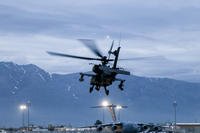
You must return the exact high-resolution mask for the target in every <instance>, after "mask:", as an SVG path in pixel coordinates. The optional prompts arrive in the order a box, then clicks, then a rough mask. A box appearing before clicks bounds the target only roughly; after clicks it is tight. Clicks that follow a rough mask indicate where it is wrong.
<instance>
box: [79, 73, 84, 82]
mask: <svg viewBox="0 0 200 133" xmlns="http://www.w3.org/2000/svg"><path fill="white" fill-rule="evenodd" d="M83 76H84V75H82V74H81V77H80V78H79V81H80V82H82V81H84V79H83Z"/></svg>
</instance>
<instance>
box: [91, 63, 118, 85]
mask: <svg viewBox="0 0 200 133" xmlns="http://www.w3.org/2000/svg"><path fill="white" fill-rule="evenodd" d="M92 70H93V72H94V73H95V75H94V76H92V78H91V80H90V84H91V85H95V86H97V88H98V87H106V86H109V85H111V84H112V82H113V81H114V80H115V77H116V75H117V73H116V72H113V71H112V68H111V67H109V66H106V65H104V66H103V65H94V67H93V69H92Z"/></svg>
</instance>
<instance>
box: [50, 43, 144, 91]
mask: <svg viewBox="0 0 200 133" xmlns="http://www.w3.org/2000/svg"><path fill="white" fill-rule="evenodd" d="M78 40H79V41H80V42H82V43H83V44H84V45H85V46H86V47H88V48H89V49H90V50H91V51H92V52H93V53H94V54H95V55H96V56H97V57H98V58H91V57H83V56H77V55H69V54H63V53H57V52H50V51H47V53H48V54H50V55H53V56H61V57H69V58H76V59H81V60H90V61H100V62H101V63H100V64H94V66H93V68H92V72H93V74H90V73H80V79H79V81H80V82H82V81H84V76H88V77H91V79H90V85H91V87H90V88H89V92H90V93H91V92H92V91H93V90H94V89H96V90H97V91H99V90H100V88H104V90H105V93H106V95H109V90H108V89H107V87H108V86H110V85H112V83H113V82H114V81H119V85H118V88H119V89H120V90H121V91H123V90H124V82H125V80H124V79H120V78H117V77H116V76H117V75H118V74H122V75H130V72H129V71H126V70H124V69H123V68H120V67H117V63H118V60H138V59H144V58H146V57H139V58H130V59H118V58H119V53H120V48H121V47H120V46H119V47H118V48H117V49H116V50H113V46H114V40H113V41H112V44H111V47H110V49H109V51H108V56H103V54H102V53H101V51H100V50H99V49H98V48H97V45H96V43H95V41H94V40H90V39H78ZM111 55H113V56H114V58H113V59H111V58H110V57H111ZM147 58H148V57H147ZM110 62H113V65H112V66H110Z"/></svg>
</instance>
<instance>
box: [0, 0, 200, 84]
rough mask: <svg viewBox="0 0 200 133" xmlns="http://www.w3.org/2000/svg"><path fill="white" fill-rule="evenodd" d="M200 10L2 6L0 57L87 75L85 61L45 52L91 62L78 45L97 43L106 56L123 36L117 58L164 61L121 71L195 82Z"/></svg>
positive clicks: (182, 3)
mask: <svg viewBox="0 0 200 133" xmlns="http://www.w3.org/2000/svg"><path fill="white" fill-rule="evenodd" d="M199 5H200V2H199V1H198V0H192V1H186V0H169V1H165V0H152V1H146V0H140V1H138V0H125V1H122V0H119V1H105V0H102V1H95V0H86V1H70V0H68V1H66V0H58V1H57V2H54V1H49V0H48V1H47V0H43V1H27V0H18V1H17V2H13V0H1V1H0V19H1V21H0V52H1V53H0V57H1V59H2V60H5V61H6V60H8V61H14V62H17V63H20V64H26V63H34V64H37V65H39V66H41V67H43V68H44V69H45V70H47V71H49V72H59V73H70V72H80V71H88V70H90V69H91V68H90V67H91V66H88V65H87V64H88V62H87V61H77V60H72V59H64V58H56V57H51V56H49V55H47V54H46V53H45V51H47V50H49V51H55V52H63V53H68V54H77V55H83V56H89V57H93V56H94V55H93V54H92V53H91V52H90V51H89V50H87V49H86V48H85V47H83V45H82V44H80V43H79V42H78V41H76V39H78V38H93V39H96V40H97V42H98V44H99V47H100V48H101V50H102V51H103V50H104V51H105V50H107V49H109V47H110V43H111V41H112V39H115V40H119V38H120V33H121V34H122V37H121V38H122V40H121V46H122V49H121V53H120V57H121V58H131V57H144V56H147V57H149V56H163V57H165V59H164V60H163V59H160V60H158V59H157V60H141V61H133V62H130V61H129V62H119V65H122V66H124V67H127V66H128V69H130V70H131V71H132V72H133V73H136V74H138V75H142V76H161V77H172V78H177V79H186V80H191V81H192V75H194V79H195V81H197V79H198V78H197V77H198V75H199V77H200V73H199V69H198V66H199V65H200V60H199V56H200V55H199V50H200V45H199V42H200V39H199V33H200V17H199V15H198V14H199V13H200V6H199ZM108 36H109V38H107V37H108ZM106 38H107V39H106ZM117 43H118V42H117V41H116V44H117ZM80 53H81V54H80ZM104 54H106V51H105V52H104ZM187 76H188V77H190V78H188V77H187Z"/></svg>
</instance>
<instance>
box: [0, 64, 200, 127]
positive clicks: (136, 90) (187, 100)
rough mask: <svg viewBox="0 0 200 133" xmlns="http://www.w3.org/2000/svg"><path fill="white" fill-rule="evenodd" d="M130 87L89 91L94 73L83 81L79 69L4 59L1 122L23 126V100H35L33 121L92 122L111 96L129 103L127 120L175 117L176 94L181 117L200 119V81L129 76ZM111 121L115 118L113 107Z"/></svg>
mask: <svg viewBox="0 0 200 133" xmlns="http://www.w3.org/2000/svg"><path fill="white" fill-rule="evenodd" d="M123 78H125V79H126V82H125V90H124V91H123V92H121V91H120V90H119V89H118V87H117V85H118V84H117V83H115V84H114V85H113V86H110V87H109V90H110V95H109V96H106V95H105V94H104V91H103V89H102V90H101V91H100V92H96V91H94V92H93V93H92V94H90V93H89V92H88V89H89V79H88V78H86V79H85V81H84V82H79V81H78V79H79V74H68V75H61V74H49V73H48V72H45V71H44V70H42V69H41V68H39V67H37V66H35V65H32V64H30V65H17V64H14V63H12V62H0V126H20V125H21V123H22V120H21V119H22V114H21V113H22V112H20V110H19V108H18V107H19V105H20V104H22V103H25V102H27V101H31V107H30V119H31V123H33V124H43V125H47V124H51V123H52V124H69V123H71V124H72V125H77V126H78V125H89V124H92V123H93V122H94V121H95V120H96V119H100V120H101V119H102V112H103V111H102V109H91V108H90V107H91V106H93V105H99V104H100V103H101V101H102V100H104V99H107V100H109V101H110V102H112V103H114V104H123V105H127V106H128V109H126V110H125V109H124V110H121V111H120V115H121V120H122V121H132V122H170V121H173V106H172V103H173V101H174V100H176V101H177V103H178V106H177V119H178V121H182V122H183V121H184V122H186V121H187V122H189V121H190V122H193V121H198V120H200V112H199V111H198V110H199V109H200V102H199V101H200V84H199V83H189V82H185V81H177V80H173V79H167V78H166V79H165V78H146V77H138V76H133V75H132V76H125V77H123ZM105 115H106V121H107V122H108V121H109V122H110V121H111V117H110V115H109V113H108V112H107V113H106V114H105Z"/></svg>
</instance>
